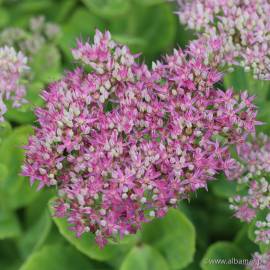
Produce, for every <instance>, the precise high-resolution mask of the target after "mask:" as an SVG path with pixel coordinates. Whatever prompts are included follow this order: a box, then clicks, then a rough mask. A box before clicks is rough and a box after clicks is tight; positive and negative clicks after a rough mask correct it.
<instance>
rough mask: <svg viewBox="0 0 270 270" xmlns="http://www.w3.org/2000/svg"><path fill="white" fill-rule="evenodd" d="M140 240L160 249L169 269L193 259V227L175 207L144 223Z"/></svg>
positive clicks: (182, 265) (182, 266) (183, 265)
mask: <svg viewBox="0 0 270 270" xmlns="http://www.w3.org/2000/svg"><path fill="white" fill-rule="evenodd" d="M142 240H143V241H144V242H146V243H148V244H150V245H152V246H153V247H155V248H156V249H157V250H158V251H160V253H161V254H162V255H163V256H164V257H165V258H166V260H167V262H168V264H169V266H170V269H182V268H184V267H185V266H187V265H188V264H189V263H191V262H192V260H193V256H194V253H195V229H194V226H193V225H192V223H191V222H190V221H189V220H188V219H187V218H186V216H185V215H184V214H182V213H181V212H180V211H178V210H176V209H170V210H169V212H168V214H167V215H166V216H165V217H164V218H162V219H155V220H153V221H152V222H151V223H148V224H144V226H143V230H142Z"/></svg>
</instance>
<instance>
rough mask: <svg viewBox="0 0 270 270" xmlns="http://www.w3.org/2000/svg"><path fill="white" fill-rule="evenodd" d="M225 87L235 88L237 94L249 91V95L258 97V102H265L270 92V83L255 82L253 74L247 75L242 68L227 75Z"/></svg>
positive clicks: (237, 68)
mask: <svg viewBox="0 0 270 270" xmlns="http://www.w3.org/2000/svg"><path fill="white" fill-rule="evenodd" d="M224 86H225V88H231V87H233V88H234V89H235V90H236V91H237V92H240V91H245V90H247V91H248V92H249V94H251V95H255V96H256V102H260V101H262V100H265V99H266V98H267V95H268V93H269V90H270V83H269V82H268V81H262V80H255V79H254V78H253V75H252V73H247V72H245V71H244V70H243V68H240V67H236V68H235V70H234V71H233V72H231V73H227V74H226V75H225V77H224Z"/></svg>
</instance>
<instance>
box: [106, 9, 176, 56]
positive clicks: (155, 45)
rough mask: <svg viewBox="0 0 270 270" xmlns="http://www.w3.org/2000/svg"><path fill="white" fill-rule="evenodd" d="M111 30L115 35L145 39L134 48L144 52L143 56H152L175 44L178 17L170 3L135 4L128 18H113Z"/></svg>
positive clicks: (110, 25) (167, 49)
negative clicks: (145, 5)
mask: <svg viewBox="0 0 270 270" xmlns="http://www.w3.org/2000/svg"><path fill="white" fill-rule="evenodd" d="M149 18H158V19H153V20H149ZM109 30H110V31H111V32H112V34H113V36H117V35H122V36H127V37H129V38H133V39H142V40H144V43H141V44H138V45H139V46H137V48H133V49H136V51H137V52H143V53H144V55H143V57H145V56H149V57H151V56H153V55H155V54H156V53H160V52H163V51H170V50H171V49H172V47H173V46H174V39H175V34H176V18H175V16H174V15H173V10H172V8H171V7H170V5H168V4H161V5H156V6H151V7H145V8H142V7H139V6H134V7H133V8H132V10H130V12H129V15H128V18H127V17H126V16H125V17H119V18H116V19H113V20H111V21H110V24H109ZM157 33H158V34H157ZM149 57H148V58H149Z"/></svg>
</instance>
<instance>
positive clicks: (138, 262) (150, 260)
mask: <svg viewBox="0 0 270 270" xmlns="http://www.w3.org/2000/svg"><path fill="white" fill-rule="evenodd" d="M137 269H140V270H167V269H169V266H168V264H167V263H166V261H165V260H164V258H163V257H162V256H161V254H160V253H159V252H158V251H156V250H155V249H154V248H152V247H150V246H148V245H144V244H143V245H142V246H136V247H134V248H133V249H132V250H131V251H130V252H129V254H128V255H127V256H126V258H125V259H124V261H123V263H122V265H121V268H120V270H137Z"/></svg>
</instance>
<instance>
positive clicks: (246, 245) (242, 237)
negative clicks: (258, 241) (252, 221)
mask: <svg viewBox="0 0 270 270" xmlns="http://www.w3.org/2000/svg"><path fill="white" fill-rule="evenodd" d="M234 243H235V244H236V245H237V246H238V247H241V249H242V251H243V252H245V255H247V256H250V255H251V254H253V253H254V252H255V251H256V250H257V246H256V245H255V244H254V243H253V242H252V241H251V240H250V239H249V238H248V225H247V224H246V225H244V226H243V227H242V228H241V229H240V231H239V232H238V233H237V235H236V237H235V239H234Z"/></svg>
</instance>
